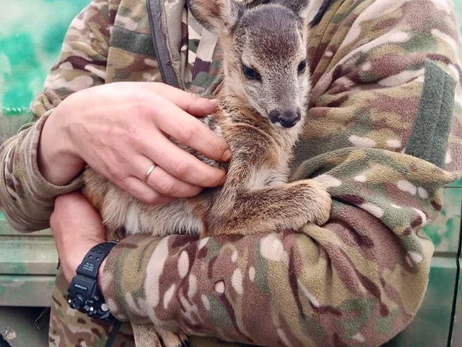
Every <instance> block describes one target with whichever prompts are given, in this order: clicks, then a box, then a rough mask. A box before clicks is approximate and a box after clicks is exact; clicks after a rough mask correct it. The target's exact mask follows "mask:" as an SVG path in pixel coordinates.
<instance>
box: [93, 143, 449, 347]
mask: <svg viewBox="0 0 462 347" xmlns="http://www.w3.org/2000/svg"><path fill="white" fill-rule="evenodd" d="M372 151H373V153H369V156H368V155H367V154H365V153H364V152H363V150H357V151H356V154H354V153H353V152H355V151H354V150H353V151H351V152H345V153H343V156H342V155H340V154H338V153H337V154H336V155H335V156H326V157H325V158H324V160H323V161H322V163H321V160H320V159H319V158H318V159H317V160H318V162H316V161H312V162H311V163H310V164H312V165H307V167H312V168H313V170H315V169H320V170H321V171H323V170H322V168H323V167H328V166H330V165H331V163H332V160H335V161H336V163H337V165H338V166H337V167H338V168H342V169H344V171H343V170H341V169H339V172H340V173H343V176H336V172H335V170H332V171H330V172H329V174H325V175H323V176H320V177H318V180H320V181H322V182H324V183H325V184H328V183H329V182H331V183H332V182H334V183H335V182H341V183H342V184H340V185H337V184H334V185H331V186H330V188H329V192H330V193H331V194H332V196H333V199H334V204H333V211H332V216H331V219H330V221H329V223H328V224H327V225H325V226H324V227H322V228H320V227H317V226H314V225H313V226H308V227H307V228H306V229H305V230H304V231H305V233H306V234H307V235H303V234H297V233H293V232H287V231H286V232H282V233H279V234H267V235H255V236H249V237H243V238H237V237H226V236H223V237H216V238H209V239H205V240H197V239H195V238H193V237H185V236H172V237H168V238H165V239H162V240H160V241H159V240H158V239H155V238H150V237H147V236H131V237H129V238H127V239H126V240H124V241H122V242H121V243H120V245H118V246H117V247H116V248H114V249H113V251H112V252H111V254H110V255H109V258H108V261H107V265H106V268H105V271H104V273H103V275H102V281H103V282H102V283H103V285H102V287H103V291H104V295H105V297H106V298H107V300H108V303H109V305H110V308H111V311H112V312H113V313H114V314H115V315H117V316H118V317H119V318H120V319H124V320H130V321H134V322H139V323H143V322H148V321H153V322H154V323H155V324H156V325H159V326H161V327H163V328H166V329H171V330H177V329H178V330H182V331H184V332H186V333H189V334H192V335H208V336H214V337H218V338H220V339H223V340H228V341H236V342H245V343H254V344H260V345H271V346H274V345H280V344H282V343H281V342H275V341H282V340H284V339H286V340H287V341H297V342H298V343H296V344H295V345H333V344H334V343H335V342H336V341H342V342H343V343H345V344H352V343H354V342H355V341H357V342H359V341H360V340H361V339H365V340H367V341H368V344H369V345H379V344H382V343H384V342H385V341H387V340H388V339H390V338H391V337H393V336H394V335H395V334H396V333H397V332H398V331H400V330H402V329H403V328H404V327H405V326H406V325H407V324H408V323H409V321H410V320H411V318H412V317H413V315H414V314H415V312H416V311H417V309H418V307H419V305H420V302H421V300H422V297H423V295H424V293H425V289H426V285H427V280H428V271H429V264H430V259H431V255H432V252H433V246H432V244H431V242H430V241H429V240H428V239H426V238H425V237H424V236H423V235H422V234H421V229H420V228H421V227H422V225H424V224H426V223H427V222H429V221H431V220H432V219H433V218H434V216H435V215H436V211H435V210H434V209H433V207H432V205H435V206H438V205H439V204H440V200H439V193H438V188H439V187H441V186H443V185H444V184H445V182H449V181H451V180H453V179H454V178H455V176H453V175H451V174H449V173H447V172H445V171H444V170H441V169H438V168H436V167H435V166H434V165H432V164H430V163H428V162H424V161H421V160H420V159H417V158H413V157H410V156H405V155H403V154H391V153H389V152H386V151H377V150H372ZM366 152H367V151H366ZM393 155H395V156H396V157H393ZM389 156H391V157H389ZM341 157H343V162H342V161H341V159H340V158H341ZM351 158H356V161H355V160H352V159H351ZM364 160H367V161H368V162H369V163H372V162H374V161H377V162H380V163H385V162H387V160H392V161H396V162H399V163H400V164H399V165H400V166H401V167H403V168H404V167H412V166H415V165H418V166H419V167H420V168H421V170H419V171H417V172H413V171H412V170H406V169H403V170H402V172H401V173H395V175H394V178H393V179H391V178H390V176H389V175H390V172H388V173H385V175H387V174H388V176H387V179H384V176H380V175H376V177H375V178H376V180H377V181H375V182H369V183H367V184H365V183H364V182H359V181H357V180H355V178H356V177H358V176H359V174H360V172H361V173H364V175H365V177H371V176H370V175H369V173H368V171H367V170H364V169H365V167H366V165H365V164H364V162H363V161H364ZM376 170H377V166H374V165H372V166H370V173H374V172H376ZM345 172H347V173H348V174H347V175H345ZM394 180H396V182H400V181H403V180H406V181H408V182H412V183H413V184H416V185H417V186H420V187H421V191H423V190H422V189H424V190H425V191H426V192H427V194H428V198H427V199H421V198H420V197H419V196H418V195H417V196H414V195H413V194H412V193H406V192H401V193H400V192H398V191H399V188H398V186H395V187H396V188H395V189H396V191H395V192H393V188H391V187H390V186H393V183H395V181H394ZM373 185H376V187H375V189H376V191H382V190H383V189H388V190H389V192H390V194H389V195H387V196H386V198H385V196H384V195H382V194H378V193H375V194H374V193H372V191H373V190H371V187H372V186H373ZM352 192H355V193H356V194H354V193H352ZM367 202H369V203H367ZM393 206H397V207H393ZM388 208H391V209H400V210H399V211H394V212H391V210H389V209H388ZM135 269H136V270H135ZM410 288H412V293H411V291H410ZM347 321H354V322H355V323H354V324H353V325H352V327H351V329H348V331H347V332H345V331H344V330H343V328H341V327H342V326H344V325H345V324H346V323H347ZM387 324H389V328H387V327H385V325H387ZM376 327H382V328H383V329H382V328H380V329H379V330H380V331H379V332H377V331H376ZM358 339H359V340H358Z"/></svg>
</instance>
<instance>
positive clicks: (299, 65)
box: [297, 60, 306, 74]
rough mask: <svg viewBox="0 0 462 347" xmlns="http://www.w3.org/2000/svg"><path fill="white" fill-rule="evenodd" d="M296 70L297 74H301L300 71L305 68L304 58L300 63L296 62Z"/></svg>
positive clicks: (302, 71)
mask: <svg viewBox="0 0 462 347" xmlns="http://www.w3.org/2000/svg"><path fill="white" fill-rule="evenodd" d="M297 70H298V73H299V74H302V73H304V72H305V70H306V60H304V61H302V62H301V63H300V64H298V67H297Z"/></svg>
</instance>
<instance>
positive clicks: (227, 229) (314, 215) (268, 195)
mask: <svg viewBox="0 0 462 347" xmlns="http://www.w3.org/2000/svg"><path fill="white" fill-rule="evenodd" d="M224 194H226V192H224ZM331 203H332V201H331V198H330V195H329V193H327V192H326V191H325V190H324V189H323V188H322V187H321V186H319V185H318V184H317V183H316V182H314V181H312V180H303V181H298V182H293V183H288V184H283V185H280V186H273V187H265V188H260V189H255V190H250V191H243V192H238V193H236V194H235V195H234V197H233V198H232V199H230V198H229V197H228V198H227V197H226V196H223V197H220V198H219V199H217V201H216V202H215V204H214V206H213V207H212V211H211V212H212V213H211V214H210V216H209V221H208V228H207V234H210V235H218V234H241V235H248V234H254V233H261V232H278V231H281V230H283V229H293V230H299V229H300V228H302V227H303V226H304V225H306V224H307V223H315V224H318V225H322V224H324V223H325V222H327V220H328V218H329V216H330V210H331Z"/></svg>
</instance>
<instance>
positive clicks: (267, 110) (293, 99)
mask: <svg viewBox="0 0 462 347" xmlns="http://www.w3.org/2000/svg"><path fill="white" fill-rule="evenodd" d="M314 2H319V1H314ZM188 6H189V8H190V10H191V12H192V14H193V15H194V17H195V18H196V19H197V21H198V22H199V23H200V24H201V25H202V26H203V27H205V28H206V29H208V30H210V31H213V32H215V33H216V34H217V35H219V42H220V44H221V46H222V48H223V51H224V56H223V69H224V71H223V74H224V80H223V85H222V88H221V90H220V92H219V95H218V108H217V111H216V112H215V113H214V114H213V115H211V116H210V117H208V118H206V119H205V120H204V124H206V125H207V126H208V127H209V128H210V129H212V130H213V131H215V132H216V133H217V134H219V135H220V136H222V137H223V138H224V139H225V140H226V141H227V142H228V144H229V146H230V148H231V152H232V159H231V161H230V162H229V164H228V166H227V179H226V182H225V183H224V185H223V186H222V187H219V188H216V189H208V190H206V191H204V192H203V193H201V194H199V195H198V196H197V197H193V198H188V199H178V200H176V201H173V202H171V203H169V204H165V205H149V204H144V203H142V202H140V201H138V200H136V199H135V198H133V197H131V196H129V195H128V194H127V193H125V192H124V191H123V190H121V189H119V188H118V187H117V186H116V185H114V184H112V183H111V182H109V181H108V180H106V179H105V178H103V177H101V176H100V175H98V174H96V173H95V172H94V171H92V170H91V169H87V170H86V172H85V189H84V192H85V194H86V195H87V197H88V198H89V199H90V201H91V202H92V204H93V205H94V206H95V207H96V208H98V210H99V211H100V213H101V215H102V217H103V220H104V223H105V225H106V227H107V230H108V233H109V234H110V237H112V236H113V235H114V234H115V233H116V232H118V231H120V230H124V231H125V235H129V234H133V233H147V234H152V235H159V236H162V235H167V234H174V233H175V234H197V235H200V236H201V237H205V236H211V235H219V234H241V235H248V234H254V233H263V232H279V231H281V230H284V229H293V230H300V229H301V228H302V227H303V226H304V225H306V224H307V223H316V224H318V225H322V224H323V223H325V222H326V221H327V219H328V217H329V215H330V208H331V199H330V196H329V194H328V193H327V192H326V191H325V190H324V189H323V188H322V187H320V186H318V185H317V184H316V183H315V182H313V181H311V180H302V181H296V182H292V183H288V180H289V161H290V159H291V155H292V151H293V147H294V144H295V143H296V141H297V140H298V137H299V134H300V132H301V131H302V128H303V123H304V118H305V114H306V112H307V103H308V95H309V91H310V82H309V73H308V68H307V60H306V54H307V52H306V47H307V33H308V25H309V24H308V22H309V18H311V17H312V15H310V14H311V12H313V11H312V10H311V8H312V6H311V3H310V1H309V0H286V1H284V0H274V1H264V0H256V1H251V2H247V3H245V4H244V3H243V2H237V1H235V0H189V1H188ZM172 141H174V140H173V139H172ZM177 144H178V145H179V146H180V147H182V148H184V149H186V150H188V151H189V152H190V153H192V154H194V155H195V156H197V157H198V158H200V159H201V160H203V161H205V162H207V163H209V164H210V165H214V166H217V167H218V166H220V165H221V164H219V163H216V162H213V161H211V160H210V159H207V158H205V157H203V156H202V155H200V154H199V153H197V152H195V151H193V150H192V149H190V148H186V147H185V146H184V145H182V144H179V143H177ZM156 331H157V332H156ZM134 332H135V339H136V343H137V346H151V347H152V346H161V343H160V341H161V340H163V341H164V344H165V345H167V346H177V345H181V339H182V338H183V337H182V336H179V335H176V334H173V333H169V332H166V331H163V330H161V329H154V328H153V326H152V325H150V326H148V325H144V326H142V325H134ZM157 334H159V336H161V339H159V338H158V337H157Z"/></svg>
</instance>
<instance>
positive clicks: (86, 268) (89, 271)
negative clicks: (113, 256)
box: [77, 241, 117, 279]
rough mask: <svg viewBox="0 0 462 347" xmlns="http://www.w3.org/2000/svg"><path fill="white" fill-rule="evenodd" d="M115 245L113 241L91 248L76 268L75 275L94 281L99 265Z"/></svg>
mask: <svg viewBox="0 0 462 347" xmlns="http://www.w3.org/2000/svg"><path fill="white" fill-rule="evenodd" d="M116 244H117V243H116V242H114V241H108V242H105V243H100V244H99V245H96V246H95V247H93V248H92V249H91V250H90V251H89V252H88V253H87V255H86V256H85V258H84V259H83V261H82V263H81V264H80V265H79V267H78V268H77V274H78V275H82V276H85V277H89V278H92V279H96V278H97V277H98V270H99V267H100V266H101V263H102V262H103V260H104V259H105V258H106V256H107V255H108V254H109V252H110V251H111V249H112V248H113V247H114V246H115V245H116Z"/></svg>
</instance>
